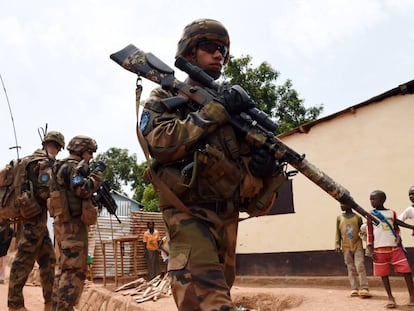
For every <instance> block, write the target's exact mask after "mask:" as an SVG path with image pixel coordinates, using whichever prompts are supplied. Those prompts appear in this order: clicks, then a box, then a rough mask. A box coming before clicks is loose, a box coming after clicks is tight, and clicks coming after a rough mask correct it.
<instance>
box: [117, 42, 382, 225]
mask: <svg viewBox="0 0 414 311" xmlns="http://www.w3.org/2000/svg"><path fill="white" fill-rule="evenodd" d="M110 58H111V59H112V60H114V61H115V62H116V63H118V64H119V65H120V66H122V67H123V68H125V69H126V70H128V71H131V72H133V73H135V74H137V75H138V76H143V77H145V78H146V79H148V80H150V81H153V82H156V83H158V84H160V85H161V86H162V87H163V88H164V89H167V90H170V91H172V92H173V93H176V94H180V95H181V96H184V97H186V98H189V99H191V100H192V101H194V102H196V103H198V104H199V105H200V106H203V105H206V104H207V103H209V102H210V101H211V100H217V98H215V97H214V96H213V95H212V93H211V92H208V91H206V90H204V89H203V88H200V87H197V86H190V85H188V84H186V83H183V82H180V81H178V80H177V79H176V78H175V77H174V71H173V70H172V69H171V68H169V67H168V66H167V65H166V64H164V63H163V62H162V61H161V60H159V59H158V58H157V57H155V56H154V55H152V54H151V53H145V52H143V51H142V50H140V49H138V48H137V47H135V46H134V45H132V44H131V45H128V46H127V47H125V48H124V49H122V50H120V51H118V52H116V53H113V54H111V55H110ZM182 61H184V62H185V60H182V59H180V60H179V62H182ZM176 64H177V63H176ZM180 68H181V69H184V70H191V68H192V67H191V66H187V65H185V64H182V63H180ZM186 68H187V69H186ZM188 68H189V69H188ZM201 71H202V70H201ZM190 77H191V78H193V79H194V80H196V81H198V82H202V81H203V79H205V77H201V78H200V77H199V79H197V70H195V71H193V72H191V75H190ZM206 83H208V85H206V86H207V87H210V88H215V86H214V84H211V82H208V81H207V82H206ZM218 101H220V100H218ZM259 111H260V115H261V116H263V114H265V113H264V112H263V111H261V110H259ZM249 112H250V111H247V112H242V113H240V115H235V116H232V118H231V119H230V121H229V122H230V123H231V125H232V126H234V127H235V128H237V129H238V130H240V131H241V132H242V133H244V134H245V139H246V141H247V142H249V143H250V144H251V145H253V146H254V147H257V148H259V147H265V148H266V149H268V150H269V152H271V153H272V155H274V157H275V159H276V160H278V161H279V162H286V163H289V164H290V165H291V166H293V167H294V168H296V169H297V170H298V171H299V172H301V173H302V174H303V175H304V176H306V177H307V178H308V179H309V180H311V181H312V182H313V183H314V184H316V185H317V186H319V187H320V188H321V189H322V190H324V191H325V192H326V193H328V194H329V195H330V196H331V197H333V198H334V199H336V200H337V201H339V202H340V203H345V204H348V205H349V206H350V207H351V208H352V209H353V210H355V211H356V212H357V213H359V214H360V215H362V216H364V217H366V218H370V219H371V220H372V221H373V222H374V223H375V224H379V223H380V221H379V219H378V218H377V217H375V216H373V215H371V214H370V213H368V212H367V211H366V210H364V209H363V208H362V207H361V206H360V205H358V204H357V203H356V202H355V200H354V199H353V198H352V196H351V195H350V193H349V191H348V190H347V189H346V188H344V187H343V186H342V185H340V184H339V183H337V182H335V181H334V180H333V179H332V178H331V177H329V176H328V175H327V174H325V173H324V172H323V171H321V170H320V169H319V168H317V167H316V166H315V165H313V164H311V163H310V162H309V161H307V160H306V159H305V156H304V155H300V154H298V153H297V152H296V151H294V150H293V149H291V148H289V147H288V146H287V145H286V144H284V143H283V142H282V141H281V140H280V139H278V138H277V137H276V136H275V135H274V134H273V132H271V131H270V130H269V128H268V127H267V126H260V120H259V121H258V120H256V119H254V116H251V115H250V114H249ZM267 119H269V118H268V117H267ZM270 122H272V121H270Z"/></svg>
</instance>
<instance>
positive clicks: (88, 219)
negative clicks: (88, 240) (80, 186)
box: [81, 199, 98, 226]
mask: <svg viewBox="0 0 414 311" xmlns="http://www.w3.org/2000/svg"><path fill="white" fill-rule="evenodd" d="M81 220H82V222H83V223H84V224H85V225H87V226H90V225H95V224H96V222H97V220H98V207H97V206H95V205H93V202H92V199H85V200H82V215H81Z"/></svg>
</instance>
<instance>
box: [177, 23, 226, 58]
mask: <svg viewBox="0 0 414 311" xmlns="http://www.w3.org/2000/svg"><path fill="white" fill-rule="evenodd" d="M203 40H209V41H217V42H220V43H222V44H225V45H226V46H227V47H228V48H229V49H230V38H229V34H228V32H227V30H226V28H225V27H224V26H223V24H222V23H220V22H219V21H216V20H214V19H208V18H203V19H197V20H195V21H193V22H191V23H190V24H188V25H187V26H185V28H184V31H183V34H182V36H181V39H180V41H179V42H178V45H177V53H176V54H175V58H177V57H178V56H184V57H185V56H187V55H188V54H189V53H191V51H192V50H193V49H194V48H195V46H196V44H197V43H198V42H200V41H203ZM228 60H229V53H227V55H226V58H225V59H224V64H226V63H227V62H228Z"/></svg>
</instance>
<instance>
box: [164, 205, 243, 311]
mask: <svg viewBox="0 0 414 311" xmlns="http://www.w3.org/2000/svg"><path fill="white" fill-rule="evenodd" d="M189 208H190V210H191V211H192V213H193V215H190V214H188V213H185V212H181V211H179V210H177V209H176V208H174V207H169V208H166V209H164V210H163V217H164V222H165V224H166V226H167V228H168V231H169V236H170V255H169V262H168V271H169V274H170V276H171V285H172V293H173V296H174V300H175V303H176V305H177V308H178V310H180V311H196V310H209V311H213V310H217V311H219V310H220V311H227V310H236V307H235V305H234V304H233V302H232V300H231V297H230V289H231V287H232V285H233V283H234V279H235V252H236V239H237V227H238V216H239V213H238V211H237V210H235V208H234V207H233V204H222V205H221V206H220V207H218V206H217V205H214V204H213V205H212V206H211V205H210V206H203V207H201V206H190V207H189Z"/></svg>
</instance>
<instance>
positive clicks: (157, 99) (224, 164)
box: [139, 88, 264, 207]
mask: <svg viewBox="0 0 414 311" xmlns="http://www.w3.org/2000/svg"><path fill="white" fill-rule="evenodd" d="M171 96H172V94H171V93H169V92H167V91H164V90H162V89H161V88H157V89H155V90H153V91H152V92H151V94H150V97H149V98H148V99H147V100H146V101H145V108H144V111H143V113H142V115H141V120H140V124H139V128H140V130H141V131H142V133H143V135H144V137H145V139H146V141H147V143H148V146H149V150H150V153H151V156H152V157H153V158H154V159H155V160H156V163H155V164H154V169H155V171H156V172H157V174H158V176H159V177H160V178H161V179H162V180H163V181H164V182H165V183H166V184H167V186H169V187H170V189H171V190H173V192H174V193H175V194H176V195H177V196H179V197H180V199H181V200H182V201H183V202H184V203H185V204H192V203H212V202H223V201H227V200H235V201H238V202H239V203H240V205H247V204H248V203H249V200H250V199H252V198H254V197H255V196H256V195H257V194H258V193H259V192H260V191H261V190H262V188H263V184H264V183H263V181H262V180H261V179H259V178H256V177H254V176H253V175H251V173H250V172H249V170H248V166H247V162H248V160H249V155H250V153H251V150H250V147H249V146H248V145H247V143H246V142H245V141H244V137H242V136H241V134H240V133H237V132H235V130H234V129H233V128H232V127H231V125H230V124H229V123H228V120H229V118H230V115H229V114H228V113H227V111H226V110H225V109H224V107H223V106H222V105H221V104H220V103H218V102H215V101H212V102H210V103H208V104H206V105H205V106H203V107H202V108H201V109H199V110H195V111H192V110H191V109H190V108H189V107H190V106H191V105H182V106H181V107H179V109H177V110H175V111H168V110H167V109H166V108H165V106H164V104H163V103H162V100H163V99H165V98H168V97H171ZM159 197H160V205H161V207H162V205H163V204H164V203H165V204H168V199H166V198H165V201H167V202H164V201H163V194H162V193H160V194H159Z"/></svg>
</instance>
